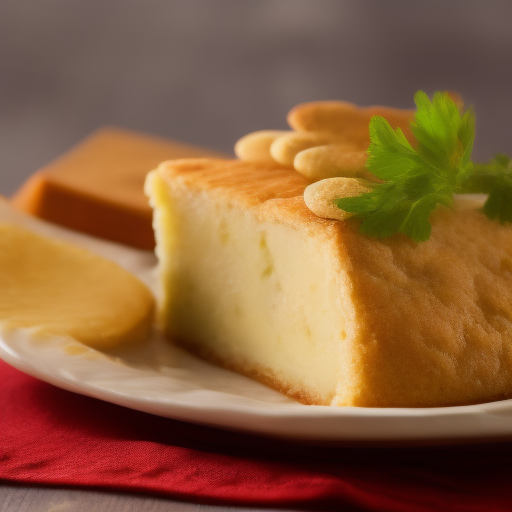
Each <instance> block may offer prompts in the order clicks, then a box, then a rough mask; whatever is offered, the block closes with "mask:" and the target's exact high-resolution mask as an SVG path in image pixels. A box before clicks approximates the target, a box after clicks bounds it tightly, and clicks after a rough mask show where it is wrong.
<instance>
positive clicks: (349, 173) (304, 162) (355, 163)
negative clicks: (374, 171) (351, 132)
mask: <svg viewBox="0 0 512 512" xmlns="http://www.w3.org/2000/svg"><path fill="white" fill-rule="evenodd" d="M366 158H367V156H366V151H362V150H358V149H357V148H356V147H355V146H353V145H350V144H330V145H327V146H317V147H314V148H310V149H306V150H304V151H301V152H300V153H298V154H297V156H296V157H295V160H294V161H293V165H294V167H295V170H297V171H298V172H300V173H301V174H302V175H304V176H305V177H306V178H307V179H308V180H310V181H318V180H323V179H327V178H334V177H340V176H344V177H349V178H365V179H371V177H372V175H371V174H370V173H369V172H368V171H367V170H366V168H365V164H366Z"/></svg>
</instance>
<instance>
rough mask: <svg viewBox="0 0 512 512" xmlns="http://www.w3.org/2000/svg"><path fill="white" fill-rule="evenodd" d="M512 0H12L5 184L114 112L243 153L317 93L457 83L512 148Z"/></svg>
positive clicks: (387, 98)
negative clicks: (246, 139)
mask: <svg viewBox="0 0 512 512" xmlns="http://www.w3.org/2000/svg"><path fill="white" fill-rule="evenodd" d="M511 22H512V2H511V1H510V0H485V1H471V0H461V1H455V0H452V1H449V0H442V1H432V0H430V1H428V2H419V1H412V0H404V1H391V0H390V1H386V0H374V1H370V0H358V1H356V0H354V1H334V0H332V1H331V0H174V1H173V0H167V1H164V0H160V1H159V0H145V1H142V0H141V1H138V2H135V1H129V0H88V1H82V0H75V1H68V0H33V1H26V0H0V120H1V122H0V193H3V194H6V195H9V194H11V193H12V192H14V191H15V190H16V188H17V187H18V186H19V185H20V184H21V183H22V182H23V181H24V180H25V179H26V178H27V177H28V176H29V175H30V174H31V173H32V172H34V171H35V170H36V169H37V168H39V167H40V166H42V165H44V164H45V163H47V162H48V161H49V160H51V159H53V158H55V157H56V156H57V155H59V154H60V153H61V152H62V151H64V150H66V149H67V148H69V147H70V146H71V145H73V144H74V143H76V142H77V141H78V140H79V139H81V138H82V137H84V136H85V135H87V134H88V133H89V132H91V131H92V130H94V129H95V128H97V127H99V126H101V125H105V124H115V125H120V126H124V127H128V128H132V129H136V130H141V131H146V132H150V133H154V134H158V135H163V136H167V137H172V138H175V139H179V140H182V141H186V142H190V143H195V144H199V145H203V146H208V147H211V148H214V149H218V150H222V151H229V152H230V151H232V147H233V144H234V142H235V141H236V140H237V139H238V138H239V137H240V136H242V135H244V134H245V133H248V132H250V131H253V130H258V129H265V128H284V127H285V126H286V124H285V116H286V113H287V111H288V110H289V109H290V107H292V106H293V105H295V104H297V103H299V102H302V101H310V100H317V99H344V100H349V101H353V102H355V103H358V104H362V105H365V104H386V105H392V106H396V107H411V106H412V97H413V94H414V92H415V91H416V90H417V89H420V88H421V89H424V90H426V91H427V92H428V93H432V92H433V91H435V90H436V89H450V90H456V91H459V92H460V93H461V94H462V95H463V97H464V99H465V101H466V102H467V103H468V104H469V103H473V104H474V106H475V109H476V113H477V140H476V145H475V153H474V156H475V158H476V159H478V160H485V159H487V158H489V157H491V156H492V155H493V154H494V153H496V152H508V153H512V121H511V120H512V23H511Z"/></svg>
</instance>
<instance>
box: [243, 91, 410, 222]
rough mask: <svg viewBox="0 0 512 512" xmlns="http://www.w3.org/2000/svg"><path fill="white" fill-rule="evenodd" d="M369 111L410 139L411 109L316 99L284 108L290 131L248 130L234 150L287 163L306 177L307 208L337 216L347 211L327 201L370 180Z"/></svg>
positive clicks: (355, 191)
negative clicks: (368, 155) (288, 110)
mask: <svg viewBox="0 0 512 512" xmlns="http://www.w3.org/2000/svg"><path fill="white" fill-rule="evenodd" d="M373 116H382V117H385V118H386V119H387V120H388V122H389V123H390V124H391V126H392V127H393V128H401V129H402V131H403V133H404V135H405V136H406V137H407V139H408V140H409V141H411V142H412V141H413V140H414V137H413V135H412V132H411V129H410V123H411V121H412V120H413V118H414V112H413V111H412V110H400V109H394V108H388V107H380V106H374V107H366V108H360V107H357V106H356V105H354V104H352V103H348V102H343V101H317V102H311V103H303V104H301V105H298V106H296V107H294V108H293V109H292V110H291V111H290V112H289V114H288V117H287V121H288V124H289V125H290V127H291V128H292V130H290V131H278V130H263V131H258V132H253V133H250V134H248V135H246V136H244V137H242V138H241V139H240V140H239V141H238V142H237V143H236V145H235V154H236V155H237V156H238V158H240V159H241V160H247V161H265V162H277V163H279V164H282V165H285V166H289V167H293V168H294V169H295V170H296V171H297V172H299V173H300V174H302V175H303V176H304V177H305V178H307V179H308V180H309V181H311V182H312V184H311V185H310V186H308V187H307V188H306V190H305V193H304V200H305V202H306V205H307V206H308V208H309V209H310V210H311V211H313V213H315V214H316V215H318V216H319V217H324V218H328V219H337V220H343V219H346V218H347V217H348V216H350V214H348V213H347V212H344V211H343V210H340V209H339V208H338V207H337V206H335V205H334V203H333V200H334V199H336V198H339V197H350V196H354V195H359V194H361V193H364V192H365V191H368V190H369V188H368V186H369V185H370V184H371V182H372V181H375V178H374V176H373V175H372V174H370V173H369V172H368V171H367V170H366V167H365V166H366V158H367V150H368V146H369V145H370V134H369V131H368V126H369V124H370V119H371V118H372V117H373ZM331 180H334V181H331ZM320 181H322V183H317V182H320ZM324 182H325V183H324Z"/></svg>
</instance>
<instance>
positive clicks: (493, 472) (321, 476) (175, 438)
mask: <svg viewBox="0 0 512 512" xmlns="http://www.w3.org/2000/svg"><path fill="white" fill-rule="evenodd" d="M0 393H1V394H0V415H1V416H0V478H2V479H6V480H9V481H13V482H21V483H27V484H47V485H65V486H89V487H101V488H108V489H117V490H124V491H135V492H149V493H155V494H163V495H167V496H172V497H173V498H179V499H184V500H190V501H195V502H203V503H214V504H237V505H254V506H272V507H289V508H307V509H327V510H378V511H394V512H395V511H434V510H435V511H450V512H454V511H459V510H461V511H462V510H463V511H486V512H492V511H510V510H512V443H499V444H488V445H472V446H459V447H444V448H432V447H431V448H407V449H404V448H400V449H397V448H379V449H377V448H327V447H321V448H318V447H311V446H309V447H308V446H302V445H300V444H296V443H291V442H285V441H278V440H269V439H263V438H259V437H255V436H250V435H244V434H235V433H232V432H225V431H221V430H217V429H213V428H208V427H202V426H197V425H191V424H187V423H183V422H180V421H174V420H169V419H165V418H159V417H157V416H152V415H149V414H145V413H141V412H137V411H133V410H130V409H126V408H123V407H120V406H117V405H112V404H109V403H106V402H102V401H100V400H96V399H93V398H89V397H85V396H81V395H78V394H75V393H71V392H68V391H64V390H61V389H59V388H56V387H54V386H52V385H50V384H46V383H44V382H41V381H39V380H37V379H34V378H32V377H29V376H28V375H25V374H23V373H21V372H19V371H18V370H16V369H14V368H11V367H10V366H8V365H7V364H6V363H4V362H2V361H0Z"/></svg>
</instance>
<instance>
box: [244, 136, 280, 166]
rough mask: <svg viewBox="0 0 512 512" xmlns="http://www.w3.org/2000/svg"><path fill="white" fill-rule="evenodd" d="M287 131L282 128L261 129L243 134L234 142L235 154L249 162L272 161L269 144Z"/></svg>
mask: <svg viewBox="0 0 512 512" xmlns="http://www.w3.org/2000/svg"><path fill="white" fill-rule="evenodd" d="M286 133H289V132H287V131H284V130H261V131H259V132H252V133H249V134H248V135H245V136H244V137H242V138H241V139H240V140H238V141H237V143H236V144H235V155H236V156H237V157H238V158H240V160H246V161H249V162H257V161H263V162H274V159H273V158H272V156H271V155H270V146H271V144H272V143H273V142H274V141H275V140H276V139H277V138H278V137H281V136H282V135H284V134H286Z"/></svg>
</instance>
